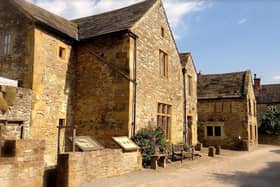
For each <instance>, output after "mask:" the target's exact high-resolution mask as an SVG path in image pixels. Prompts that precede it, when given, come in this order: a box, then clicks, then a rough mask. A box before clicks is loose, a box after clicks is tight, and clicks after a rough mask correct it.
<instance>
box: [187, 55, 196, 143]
mask: <svg viewBox="0 0 280 187" xmlns="http://www.w3.org/2000/svg"><path fill="white" fill-rule="evenodd" d="M186 69H187V73H186V75H185V76H186V82H185V83H186V85H185V88H186V96H187V112H186V114H187V120H188V117H191V122H192V123H190V122H189V121H187V126H188V124H189V123H190V124H191V128H189V129H188V130H189V131H188V136H189V137H188V138H189V145H196V144H197V138H198V137H197V121H198V116H197V73H196V69H195V65H194V62H193V60H192V58H188V62H187V65H186ZM188 76H190V77H191V80H189V79H188ZM188 81H192V83H190V84H189V82H188ZM189 86H192V88H191V90H192V91H191V92H192V93H191V94H189V92H188V91H189V89H190V88H189ZM189 120H190V119H189Z"/></svg>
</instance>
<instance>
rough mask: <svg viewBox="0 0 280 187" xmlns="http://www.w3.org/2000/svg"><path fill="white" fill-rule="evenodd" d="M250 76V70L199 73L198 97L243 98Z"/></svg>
mask: <svg viewBox="0 0 280 187" xmlns="http://www.w3.org/2000/svg"><path fill="white" fill-rule="evenodd" d="M250 76H251V73H250V71H243V72H234V73H226V74H212V75H198V99H218V98H243V97H244V96H245V95H246V94H247V91H248V85H249V84H248V80H249V78H250Z"/></svg>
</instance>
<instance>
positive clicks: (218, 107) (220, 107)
mask: <svg viewBox="0 0 280 187" xmlns="http://www.w3.org/2000/svg"><path fill="white" fill-rule="evenodd" d="M215 111H216V112H217V113H221V112H223V103H220V102H219V103H216V105H215Z"/></svg>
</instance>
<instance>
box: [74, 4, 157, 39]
mask: <svg viewBox="0 0 280 187" xmlns="http://www.w3.org/2000/svg"><path fill="white" fill-rule="evenodd" d="M156 1H157V0H146V1H143V2H140V3H138V4H134V5H132V6H129V7H125V8H122V9H118V10H114V11H111V12H106V13H103V14H98V15H94V16H90V17H85V18H80V19H76V20H73V22H75V23H77V24H78V26H79V35H80V39H81V40H83V39H88V38H92V37H96V36H100V35H104V34H109V33H114V32H119V31H125V30H128V29H130V28H131V27H132V26H133V25H134V24H135V23H136V22H137V21H139V20H140V18H142V17H143V16H144V14H145V13H146V12H147V11H148V10H149V9H150V8H151V7H152V6H153V4H154V3H155V2H156Z"/></svg>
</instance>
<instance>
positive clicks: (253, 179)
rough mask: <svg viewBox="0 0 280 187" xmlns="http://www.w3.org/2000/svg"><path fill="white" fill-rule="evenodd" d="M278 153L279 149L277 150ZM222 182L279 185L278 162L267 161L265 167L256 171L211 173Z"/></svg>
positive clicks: (247, 185)
mask: <svg viewBox="0 0 280 187" xmlns="http://www.w3.org/2000/svg"><path fill="white" fill-rule="evenodd" d="M278 151H279V152H277V153H280V150H278ZM213 175H214V177H216V178H217V179H219V180H221V181H223V183H228V184H233V185H236V186H240V187H276V186H280V162H269V163H268V166H267V168H265V169H263V170H261V171H260V172H258V173H247V172H235V173H234V174H220V173H215V174H213Z"/></svg>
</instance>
